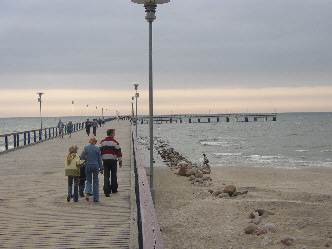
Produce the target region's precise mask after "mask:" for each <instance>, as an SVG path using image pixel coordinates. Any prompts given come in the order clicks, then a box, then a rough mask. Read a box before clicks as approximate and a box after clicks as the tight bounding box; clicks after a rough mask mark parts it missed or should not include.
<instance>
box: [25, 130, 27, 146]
mask: <svg viewBox="0 0 332 249" xmlns="http://www.w3.org/2000/svg"><path fill="white" fill-rule="evenodd" d="M26 144H27V133H26V132H24V145H26Z"/></svg>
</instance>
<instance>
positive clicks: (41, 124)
mask: <svg viewBox="0 0 332 249" xmlns="http://www.w3.org/2000/svg"><path fill="white" fill-rule="evenodd" d="M37 94H38V95H39V98H38V102H39V109H40V129H41V130H42V129H43V118H42V108H41V103H42V95H43V94H44V93H42V92H40V93H37Z"/></svg>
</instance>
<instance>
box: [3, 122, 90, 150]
mask: <svg viewBox="0 0 332 249" xmlns="http://www.w3.org/2000/svg"><path fill="white" fill-rule="evenodd" d="M84 128H85V122H83V123H75V124H73V132H75V131H78V130H82V129H84ZM63 131H64V134H67V131H66V129H63ZM57 136H59V129H58V128H57V127H49V128H44V129H38V130H30V131H22V132H15V133H10V134H5V135H0V138H1V142H0V152H3V151H10V150H13V149H17V148H19V147H23V146H27V145H31V144H35V143H38V142H42V141H45V140H47V139H51V138H54V137H57Z"/></svg>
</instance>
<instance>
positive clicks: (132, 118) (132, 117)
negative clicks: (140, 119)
mask: <svg viewBox="0 0 332 249" xmlns="http://www.w3.org/2000/svg"><path fill="white" fill-rule="evenodd" d="M134 100H135V97H134V96H132V97H131V102H130V103H131V122H134Z"/></svg>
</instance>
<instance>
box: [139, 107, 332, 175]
mask: <svg viewBox="0 0 332 249" xmlns="http://www.w3.org/2000/svg"><path fill="white" fill-rule="evenodd" d="M220 121H221V122H219V123H216V122H215V121H214V123H212V122H211V123H188V122H183V123H172V124H170V123H163V124H155V125H154V130H153V132H154V137H155V140H162V141H165V142H167V143H169V146H170V147H173V148H174V149H175V150H176V151H178V152H179V153H180V154H182V155H183V156H184V157H186V158H187V159H189V160H190V161H191V162H196V163H199V162H200V159H201V158H202V157H203V156H202V154H203V153H205V154H206V155H207V157H208V159H209V161H210V164H211V165H212V166H269V167H287V168H301V167H332V113H283V114H278V116H277V121H276V122H273V121H263V120H258V121H257V122H236V121H235V120H232V119H231V120H230V122H225V120H223V119H221V120H220ZM137 133H138V138H139V142H140V145H141V149H143V148H144V151H145V153H144V156H143V157H144V158H145V161H146V164H147V165H149V152H148V151H147V149H148V147H149V135H148V134H149V125H148V124H139V126H138V132H137ZM154 152H155V156H154V158H155V161H156V165H158V164H159V165H162V164H163V162H162V160H161V158H160V157H159V156H158V155H157V153H156V149H154Z"/></svg>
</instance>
